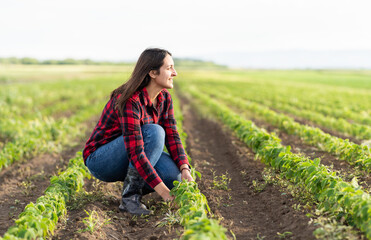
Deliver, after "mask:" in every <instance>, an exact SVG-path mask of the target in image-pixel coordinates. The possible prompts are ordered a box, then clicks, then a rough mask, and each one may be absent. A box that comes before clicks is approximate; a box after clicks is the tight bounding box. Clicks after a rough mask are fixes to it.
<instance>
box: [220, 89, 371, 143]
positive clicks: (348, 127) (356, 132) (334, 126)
mask: <svg viewBox="0 0 371 240" xmlns="http://www.w3.org/2000/svg"><path fill="white" fill-rule="evenodd" d="M218 89H219V90H221V88H218ZM223 91H224V92H225V91H229V92H230V93H231V94H232V95H235V94H236V91H237V90H236V89H234V90H233V89H231V88H225V87H224V88H223ZM237 96H241V98H243V99H249V100H251V101H255V99H254V98H251V97H249V96H248V94H240V93H239V94H238V95H237ZM270 106H271V107H272V108H274V109H277V110H280V111H283V112H286V113H290V114H293V115H295V116H297V117H300V118H302V119H306V120H309V121H311V122H313V123H315V124H318V125H320V126H323V127H325V128H328V129H331V130H335V131H338V132H340V133H343V134H346V135H349V136H353V137H355V138H357V139H364V140H368V139H371V127H370V126H367V125H362V124H357V123H350V122H348V121H347V120H345V119H341V118H340V119H337V118H334V117H331V116H325V115H323V114H321V113H318V112H313V111H310V110H303V109H297V108H295V107H293V106H291V104H290V103H287V104H283V103H279V102H272V105H270Z"/></svg>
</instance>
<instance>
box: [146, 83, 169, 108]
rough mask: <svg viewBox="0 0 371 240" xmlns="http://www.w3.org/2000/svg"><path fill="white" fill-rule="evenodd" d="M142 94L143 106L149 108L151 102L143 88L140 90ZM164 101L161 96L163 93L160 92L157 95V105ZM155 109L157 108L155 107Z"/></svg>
mask: <svg viewBox="0 0 371 240" xmlns="http://www.w3.org/2000/svg"><path fill="white" fill-rule="evenodd" d="M142 92H143V100H144V105H146V106H150V105H152V101H151V99H150V97H149V95H148V91H147V88H145V87H144V88H143V89H142ZM163 100H164V96H163V93H162V91H161V92H160V93H159V94H158V95H157V105H158V106H160V104H161V103H162V102H163ZM155 107H157V106H155Z"/></svg>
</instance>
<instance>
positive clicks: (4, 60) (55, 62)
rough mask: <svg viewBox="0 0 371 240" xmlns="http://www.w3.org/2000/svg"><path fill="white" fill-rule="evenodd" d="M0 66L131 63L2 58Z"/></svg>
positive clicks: (67, 59)
mask: <svg viewBox="0 0 371 240" xmlns="http://www.w3.org/2000/svg"><path fill="white" fill-rule="evenodd" d="M0 64H28V65H127V64H132V63H129V62H109V61H92V60H90V59H73V58H66V59H63V60H43V61H41V60H38V59H36V58H29V57H25V58H16V57H9V58H0Z"/></svg>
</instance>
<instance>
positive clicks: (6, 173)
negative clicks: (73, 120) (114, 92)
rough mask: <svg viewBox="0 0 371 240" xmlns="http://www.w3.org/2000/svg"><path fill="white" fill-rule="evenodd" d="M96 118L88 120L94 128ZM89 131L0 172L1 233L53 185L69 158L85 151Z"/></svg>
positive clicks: (88, 123) (89, 124)
mask: <svg viewBox="0 0 371 240" xmlns="http://www.w3.org/2000/svg"><path fill="white" fill-rule="evenodd" d="M96 121H97V119H96V118H93V119H91V120H89V121H88V122H87V123H86V124H87V125H88V126H89V128H91V126H92V125H93V124H95V123H96ZM88 134H90V132H89V133H88V131H87V132H86V135H85V136H84V137H83V138H80V139H77V140H76V142H77V144H76V145H75V146H74V147H70V148H66V150H64V151H62V152H61V153H60V154H56V153H54V154H42V155H39V156H36V157H34V158H32V159H28V160H25V161H20V162H16V163H13V164H12V165H11V166H9V167H7V168H5V169H3V170H2V171H1V173H0V212H1V214H0V236H2V235H3V234H4V233H5V232H6V231H7V229H8V228H9V227H10V226H12V225H13V224H14V220H15V219H17V218H18V215H19V214H20V213H21V212H22V211H23V210H24V207H25V206H26V205H27V204H28V203H30V202H35V201H36V200H37V198H38V197H40V196H42V195H43V194H44V191H45V189H46V188H47V187H48V186H49V185H50V177H51V176H53V175H56V174H58V172H59V171H62V170H63V169H64V168H65V167H66V165H67V164H68V161H69V159H71V158H73V157H75V156H76V152H78V151H82V149H83V148H84V144H85V141H86V138H87V136H88Z"/></svg>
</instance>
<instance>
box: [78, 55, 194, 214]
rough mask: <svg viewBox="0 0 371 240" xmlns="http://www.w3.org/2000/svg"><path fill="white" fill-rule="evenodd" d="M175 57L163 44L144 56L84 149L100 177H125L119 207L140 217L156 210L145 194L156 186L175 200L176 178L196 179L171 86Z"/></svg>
mask: <svg viewBox="0 0 371 240" xmlns="http://www.w3.org/2000/svg"><path fill="white" fill-rule="evenodd" d="M171 56H172V55H171V53H170V52H168V51H166V50H163V49H158V48H150V49H146V50H145V51H144V52H143V53H142V54H141V55H140V57H139V59H138V61H137V63H136V65H135V68H134V71H133V72H132V74H131V77H130V78H129V80H128V81H127V82H126V83H124V84H123V85H121V86H120V87H118V88H117V89H115V90H114V91H113V92H112V93H111V97H110V100H109V101H108V102H107V104H106V106H105V107H104V109H103V112H102V115H101V117H100V119H99V121H98V123H97V125H96V126H95V128H94V131H93V133H92V134H91V136H90V138H89V140H88V141H87V143H86V145H85V148H84V152H83V157H84V161H85V164H86V166H87V167H88V168H89V170H90V172H91V173H92V175H94V176H95V177H96V178H98V179H100V180H102V181H105V182H114V181H124V187H123V191H122V201H121V204H120V206H119V209H120V210H121V211H126V212H129V213H131V214H135V215H141V214H143V215H148V214H149V213H150V211H149V210H148V209H147V208H146V206H145V205H144V204H142V203H141V202H140V201H141V198H142V195H143V194H146V193H149V192H151V191H153V190H154V191H156V192H157V193H158V194H159V195H160V196H161V197H162V198H163V199H164V200H165V201H168V200H172V199H173V198H172V197H171V196H170V194H169V193H170V190H169V189H171V188H172V187H173V181H174V180H181V179H187V180H188V181H193V178H192V176H191V174H190V166H189V163H188V159H187V156H186V154H185V152H184V148H183V146H182V143H181V141H180V138H179V134H178V131H177V128H176V121H175V119H174V110H173V103H172V99H171V96H170V94H169V92H168V91H167V90H166V89H171V88H173V78H174V77H175V76H176V75H177V72H176V71H175V68H174V61H173V59H172V57H171ZM164 144H165V145H166V147H167V149H168V152H169V153H170V154H168V153H165V152H163V148H164Z"/></svg>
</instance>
